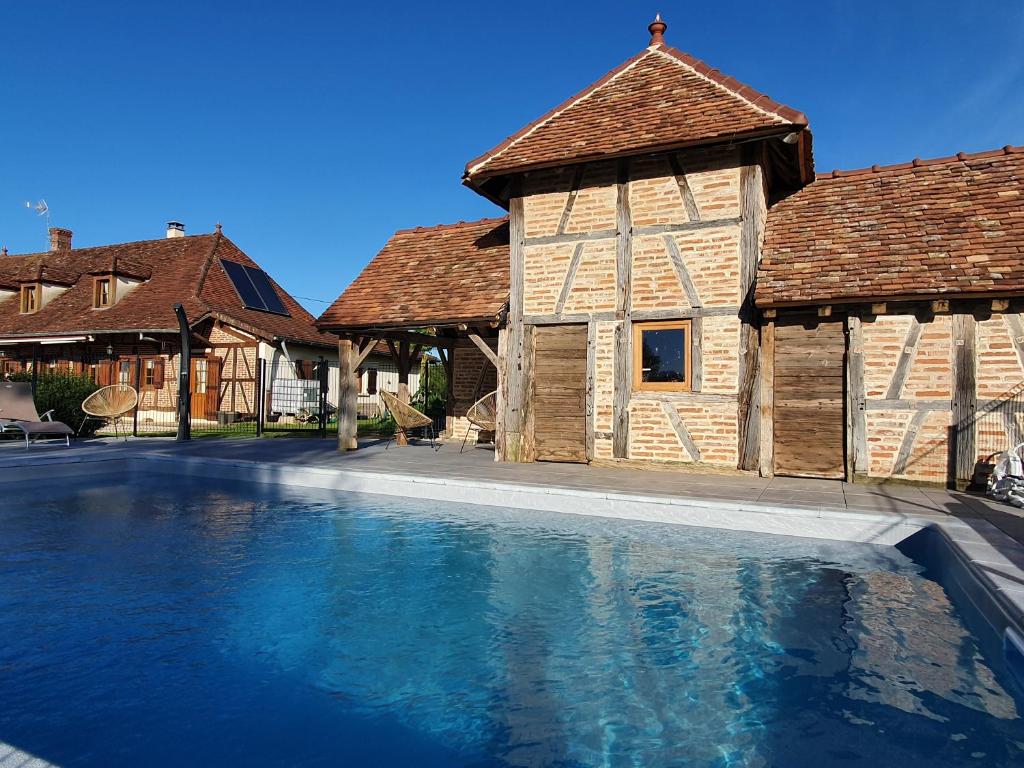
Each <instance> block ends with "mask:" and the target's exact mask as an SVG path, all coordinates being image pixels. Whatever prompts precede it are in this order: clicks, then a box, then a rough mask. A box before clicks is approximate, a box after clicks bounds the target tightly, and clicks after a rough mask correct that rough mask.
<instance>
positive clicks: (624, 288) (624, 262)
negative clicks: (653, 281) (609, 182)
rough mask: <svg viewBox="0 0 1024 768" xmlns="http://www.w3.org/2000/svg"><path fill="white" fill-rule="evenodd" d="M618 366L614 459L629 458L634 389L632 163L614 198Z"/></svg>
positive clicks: (623, 165) (622, 167)
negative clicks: (630, 409) (630, 404)
mask: <svg viewBox="0 0 1024 768" xmlns="http://www.w3.org/2000/svg"><path fill="white" fill-rule="evenodd" d="M615 271H616V287H617V290H616V293H615V318H616V320H619V324H618V325H617V326H616V327H615V363H614V370H613V377H614V379H613V382H612V383H613V390H612V456H614V457H615V458H617V459H625V458H628V457H629V398H630V395H631V394H632V389H633V354H632V346H633V320H632V299H633V288H632V282H633V218H632V214H631V212H630V209H629V161H628V160H622V161H620V163H619V171H618V183H617V184H616V196H615Z"/></svg>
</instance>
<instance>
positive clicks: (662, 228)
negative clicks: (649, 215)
mask: <svg viewBox="0 0 1024 768" xmlns="http://www.w3.org/2000/svg"><path fill="white" fill-rule="evenodd" d="M740 222H741V219H740V218H739V217H738V216H732V217H727V218H724V219H706V220H702V221H687V222H681V223H677V224H648V225H644V226H639V227H631V230H630V234H632V235H663V234H666V233H671V232H696V231H698V230H702V229H715V228H717V227H735V226H738V225H739V224H740ZM617 236H618V230H617V229H599V230H595V231H593V232H564V233H562V234H559V235H534V236H533V237H527V238H525V239H524V241H523V242H524V244H526V245H559V244H561V243H576V242H581V241H589V240H611V239H612V238H614V237H617Z"/></svg>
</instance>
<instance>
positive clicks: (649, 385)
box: [633, 319, 693, 392]
mask: <svg viewBox="0 0 1024 768" xmlns="http://www.w3.org/2000/svg"><path fill="white" fill-rule="evenodd" d="M644 331H683V332H684V333H685V334H686V335H685V337H684V339H685V341H684V345H685V348H684V350H683V360H684V366H685V368H686V370H685V371H684V373H683V376H684V377H685V381H644V380H643V357H644V344H643V333H644ZM633 391H634V392H692V391H693V321H692V320H689V319H687V320H659V321H656V322H647V323H633Z"/></svg>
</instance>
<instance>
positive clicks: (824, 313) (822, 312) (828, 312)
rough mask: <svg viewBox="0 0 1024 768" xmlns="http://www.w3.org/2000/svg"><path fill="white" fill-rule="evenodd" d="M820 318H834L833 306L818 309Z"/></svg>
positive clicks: (827, 305) (828, 305)
mask: <svg viewBox="0 0 1024 768" xmlns="http://www.w3.org/2000/svg"><path fill="white" fill-rule="evenodd" d="M818 317H832V305H831V304H826V305H824V306H822V307H818Z"/></svg>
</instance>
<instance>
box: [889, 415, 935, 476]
mask: <svg viewBox="0 0 1024 768" xmlns="http://www.w3.org/2000/svg"><path fill="white" fill-rule="evenodd" d="M927 416H928V411H914V415H913V416H911V417H910V423H909V424H908V425H907V431H906V432H904V433H903V440H902V441H901V442H900V449H899V451H898V452H897V453H896V460H895V461H894V462H893V465H892V473H893V474H894V475H905V474H906V473H907V465H908V464H909V463H910V456H911V454H912V453H913V451H914V444H915V443H916V442H917V435H918V432H920V431H921V427H922V426H923V425H924V420H925V418H927Z"/></svg>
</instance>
